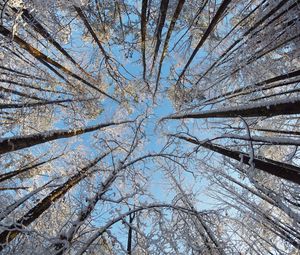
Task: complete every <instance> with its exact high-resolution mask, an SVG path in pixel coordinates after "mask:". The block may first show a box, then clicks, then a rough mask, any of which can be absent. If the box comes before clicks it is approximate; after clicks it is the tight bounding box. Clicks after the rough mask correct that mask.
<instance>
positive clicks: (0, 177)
mask: <svg viewBox="0 0 300 255" xmlns="http://www.w3.org/2000/svg"><path fill="white" fill-rule="evenodd" d="M59 157H60V156H58V157H55V158H51V159H48V160H45V161H43V162H39V163H36V164H34V165H32V166H27V167H24V168H21V169H19V170H16V171H12V172H9V173H5V174H0V183H1V182H3V181H6V180H8V179H11V178H13V177H15V176H17V175H19V174H22V173H25V172H28V171H30V170H32V169H35V168H37V167H39V166H41V165H44V164H46V163H49V162H51V161H53V160H55V159H57V158H59Z"/></svg>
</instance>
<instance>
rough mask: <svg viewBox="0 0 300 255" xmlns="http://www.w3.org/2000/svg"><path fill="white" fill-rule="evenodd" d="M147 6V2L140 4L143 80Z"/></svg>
mask: <svg viewBox="0 0 300 255" xmlns="http://www.w3.org/2000/svg"><path fill="white" fill-rule="evenodd" d="M147 6H148V0H143V2H142V13H141V39H142V42H141V50H142V60H143V79H144V80H146V34H147V17H146V15H147Z"/></svg>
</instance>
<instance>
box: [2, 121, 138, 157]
mask: <svg viewBox="0 0 300 255" xmlns="http://www.w3.org/2000/svg"><path fill="white" fill-rule="evenodd" d="M130 122H132V121H121V122H110V123H105V124H99V125H94V126H88V127H85V128H77V129H69V130H52V131H48V132H43V133H39V134H34V135H27V136H14V137H10V138H4V139H2V140H1V141H0V154H3V153H7V152H11V151H16V150H20V149H24V148H29V147H31V146H34V145H37V144H42V143H46V142H49V141H53V140H56V139H61V138H68V137H73V136H77V135H81V134H84V133H88V132H92V131H95V130H99V129H102V128H105V127H109V126H115V125H120V124H125V123H130Z"/></svg>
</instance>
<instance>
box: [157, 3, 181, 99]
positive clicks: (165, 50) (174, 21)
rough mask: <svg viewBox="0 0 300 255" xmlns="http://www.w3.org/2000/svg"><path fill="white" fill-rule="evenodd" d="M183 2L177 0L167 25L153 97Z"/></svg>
mask: <svg viewBox="0 0 300 255" xmlns="http://www.w3.org/2000/svg"><path fill="white" fill-rule="evenodd" d="M184 3H185V0H178V3H177V6H176V9H175V11H174V14H173V17H172V20H171V23H170V26H169V29H168V32H167V35H166V39H165V44H164V48H163V51H162V53H161V57H160V61H159V67H158V74H157V78H156V84H155V90H154V96H153V97H155V94H156V92H157V89H158V83H159V79H160V73H161V68H162V64H163V61H164V58H165V55H166V52H167V50H168V46H169V40H170V38H171V35H172V32H173V30H174V27H175V23H176V21H177V19H178V17H179V14H180V12H181V10H182V7H183V5H184Z"/></svg>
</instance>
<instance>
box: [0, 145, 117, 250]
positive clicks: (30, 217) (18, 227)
mask: <svg viewBox="0 0 300 255" xmlns="http://www.w3.org/2000/svg"><path fill="white" fill-rule="evenodd" d="M110 153H111V150H109V151H107V152H105V153H104V154H102V155H101V156H99V157H97V158H96V159H95V160H93V161H92V162H91V163H90V164H88V165H87V166H86V167H84V168H82V169H81V170H80V171H79V172H78V173H77V174H75V175H73V176H72V177H71V178H69V179H68V180H67V181H66V182H65V183H64V184H62V185H61V186H59V187H58V188H56V189H55V190H53V191H52V192H51V193H50V194H49V195H48V196H46V197H45V198H44V199H42V201H40V202H39V203H38V204H37V205H36V206H34V207H33V208H31V209H30V210H29V211H28V212H27V213H26V214H25V215H24V216H23V217H21V218H19V219H18V220H17V221H16V223H15V224H12V225H11V226H10V227H8V228H7V229H6V230H4V231H3V232H2V233H0V251H1V250H2V249H3V248H4V247H5V246H6V245H7V244H8V243H10V242H11V241H12V240H13V239H15V238H16V237H17V236H18V235H19V234H20V233H21V232H22V230H23V229H24V228H25V227H27V226H28V225H30V224H31V223H32V222H34V221H35V220H37V219H38V218H39V217H40V216H41V215H42V214H43V213H44V212H45V211H46V210H47V209H48V208H49V207H50V206H51V205H52V204H53V203H55V202H56V201H57V200H59V199H60V198H61V197H63V196H64V195H65V194H66V193H67V192H68V191H69V190H70V189H71V188H73V187H74V186H75V185H76V184H77V183H79V182H80V181H81V180H83V179H84V178H85V177H87V176H88V175H89V174H88V170H89V169H91V168H92V167H93V166H95V165H96V164H97V163H98V162H99V161H100V160H102V159H103V158H104V157H106V156H107V155H109V154H110Z"/></svg>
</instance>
